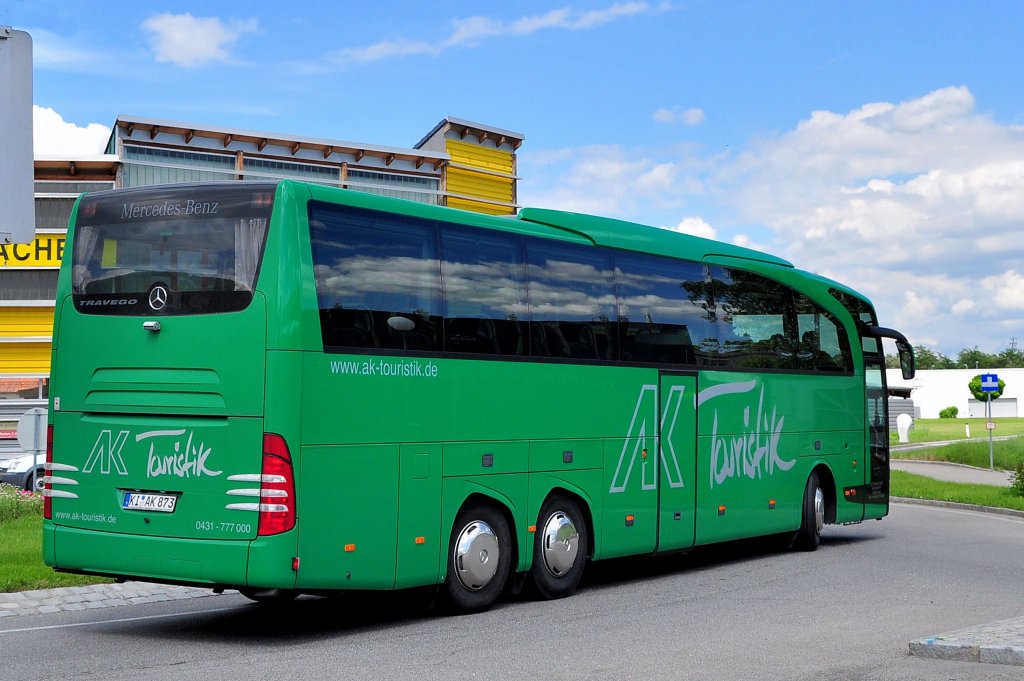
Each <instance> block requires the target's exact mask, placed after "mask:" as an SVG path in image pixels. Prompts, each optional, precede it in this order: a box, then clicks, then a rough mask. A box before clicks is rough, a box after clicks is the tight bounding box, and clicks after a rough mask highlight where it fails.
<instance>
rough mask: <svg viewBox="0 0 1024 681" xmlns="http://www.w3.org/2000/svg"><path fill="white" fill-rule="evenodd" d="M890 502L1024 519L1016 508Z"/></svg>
mask: <svg viewBox="0 0 1024 681" xmlns="http://www.w3.org/2000/svg"><path fill="white" fill-rule="evenodd" d="M889 500H890V501H893V502H896V503H897V504H912V505H915V506H933V507H936V508H952V509H956V510H958V511H977V512H979V513H992V514H995V515H1006V516H1011V517H1013V518H1024V511H1018V510H1017V509H1014V508H999V507H997V506H976V505H975V504H961V503H959V502H957V501H938V500H936V499H913V498H911V497H889Z"/></svg>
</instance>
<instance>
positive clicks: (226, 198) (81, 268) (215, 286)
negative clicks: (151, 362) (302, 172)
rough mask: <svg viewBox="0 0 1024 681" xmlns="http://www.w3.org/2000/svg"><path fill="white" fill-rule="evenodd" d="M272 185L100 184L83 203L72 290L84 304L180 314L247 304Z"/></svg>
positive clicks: (82, 307)
mask: <svg viewBox="0 0 1024 681" xmlns="http://www.w3.org/2000/svg"><path fill="white" fill-rule="evenodd" d="M273 191H274V187H273V185H265V184H255V183H238V184H225V185H208V186H202V187H197V186H194V185H193V186H171V187H166V188H161V190H159V191H156V192H154V191H153V190H152V189H149V190H147V191H146V193H145V194H141V193H136V192H118V193H116V194H115V193H106V192H101V193H97V194H91V195H87V196H86V197H84V198H83V199H82V201H81V204H80V205H79V208H78V219H77V223H76V234H75V247H74V252H73V256H72V257H73V260H74V267H73V270H72V273H73V276H72V294H73V297H74V301H75V307H76V308H77V309H78V310H79V311H80V312H83V313H87V314H106V315H154V314H158V315H175V314H208V313H214V312H231V311H236V310H241V309H243V308H245V307H246V306H248V304H249V302H250V301H251V300H252V291H253V288H254V286H255V282H256V275H257V273H258V271H259V266H260V260H261V258H262V253H263V245H264V242H265V240H266V233H267V223H268V221H269V218H270V211H271V207H272V203H273V196H274V194H273Z"/></svg>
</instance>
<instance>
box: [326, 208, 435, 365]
mask: <svg viewBox="0 0 1024 681" xmlns="http://www.w3.org/2000/svg"><path fill="white" fill-rule="evenodd" d="M309 227H310V239H311V241H312V246H313V265H314V274H315V276H316V290H317V299H318V302H319V308H320V326H321V332H322V334H323V341H324V345H335V346H347V347H359V348H394V349H404V350H440V349H441V344H440V340H439V332H440V326H441V275H440V262H439V259H438V255H437V243H436V238H435V232H434V228H433V225H432V223H429V222H424V221H422V220H417V219H414V218H407V217H404V216H401V215H395V214H391V213H378V212H376V211H369V210H361V209H357V208H350V207H346V206H336V205H331V204H324V203H318V202H312V203H310V207H309Z"/></svg>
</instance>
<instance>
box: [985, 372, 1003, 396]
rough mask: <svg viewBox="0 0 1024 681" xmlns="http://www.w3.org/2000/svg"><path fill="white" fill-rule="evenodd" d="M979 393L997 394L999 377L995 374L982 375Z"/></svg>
mask: <svg viewBox="0 0 1024 681" xmlns="http://www.w3.org/2000/svg"><path fill="white" fill-rule="evenodd" d="M981 392H983V393H997V392H999V377H998V376H996V375H995V374H982V375H981Z"/></svg>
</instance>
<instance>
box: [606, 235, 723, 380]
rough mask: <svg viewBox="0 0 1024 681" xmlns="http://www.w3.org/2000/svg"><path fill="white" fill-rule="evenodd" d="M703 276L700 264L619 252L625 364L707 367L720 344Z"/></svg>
mask: <svg viewBox="0 0 1024 681" xmlns="http://www.w3.org/2000/svg"><path fill="white" fill-rule="evenodd" d="M704 278H705V275H704V268H703V266H702V265H701V264H700V263H696V262H687V261H682V260H670V259H668V258H659V257H654V256H645V255H640V254H632V253H619V254H616V256H615V281H616V284H617V287H618V294H619V322H620V334H621V337H622V359H623V360H624V361H628V362H657V363H668V364H696V363H701V364H703V363H707V362H705V361H702V360H705V359H707V353H706V350H707V345H708V343H709V342H710V343H714V342H715V336H716V331H715V328H716V326H715V321H716V315H715V312H714V308H710V309H709V308H707V306H706V305H707V287H705V286H704V284H703V282H704ZM702 350H703V351H704V352H703V353H702V352H701V351H702ZM698 356H699V357H700V358H701V359H698Z"/></svg>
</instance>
